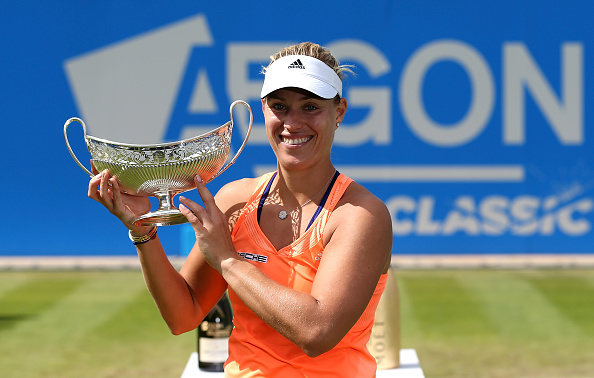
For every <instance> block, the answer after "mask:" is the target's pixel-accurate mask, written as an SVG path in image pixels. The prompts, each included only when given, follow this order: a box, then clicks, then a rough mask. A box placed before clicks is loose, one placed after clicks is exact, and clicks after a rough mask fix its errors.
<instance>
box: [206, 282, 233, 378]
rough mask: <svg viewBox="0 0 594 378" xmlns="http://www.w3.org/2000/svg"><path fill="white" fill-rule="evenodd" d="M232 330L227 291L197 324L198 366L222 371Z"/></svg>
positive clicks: (227, 354)
mask: <svg viewBox="0 0 594 378" xmlns="http://www.w3.org/2000/svg"><path fill="white" fill-rule="evenodd" d="M232 330H233V311H232V308H231V302H230V301H229V296H228V295H227V292H225V294H223V296H222V297H221V299H220V300H219V302H218V303H217V304H216V305H215V306H214V308H213V309H212V310H210V312H209V313H208V315H206V317H205V318H204V320H203V321H202V322H201V323H200V325H199V326H198V368H199V369H200V370H205V371H220V372H222V371H223V366H224V364H225V361H226V360H227V357H228V356H229V336H231V331H232Z"/></svg>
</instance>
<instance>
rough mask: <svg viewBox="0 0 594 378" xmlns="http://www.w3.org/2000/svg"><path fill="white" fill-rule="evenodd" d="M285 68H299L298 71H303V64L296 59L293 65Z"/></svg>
mask: <svg viewBox="0 0 594 378" xmlns="http://www.w3.org/2000/svg"><path fill="white" fill-rule="evenodd" d="M287 68H300V69H302V70H304V69H305V66H304V65H303V63H301V59H297V60H296V61H294V62H293V63H291V64H289V66H288V67H287Z"/></svg>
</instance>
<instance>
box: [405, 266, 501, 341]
mask: <svg viewBox="0 0 594 378" xmlns="http://www.w3.org/2000/svg"><path fill="white" fill-rule="evenodd" d="M415 273H416V274H415V275H408V274H404V275H401V276H400V281H401V282H402V286H403V288H404V289H405V290H406V292H407V295H408V299H407V301H408V303H407V305H408V306H410V310H407V311H410V315H407V318H408V316H411V317H413V318H415V319H416V322H417V324H418V325H417V327H418V329H420V336H423V337H452V338H458V337H461V336H464V337H469V336H473V335H477V336H480V337H484V336H485V335H490V334H492V333H494V332H495V330H494V329H493V328H492V326H491V323H490V322H489V320H488V319H487V318H486V317H485V314H484V313H483V312H482V308H481V306H480V305H479V306H477V303H476V298H475V297H474V296H473V295H471V293H469V292H468V290H467V289H466V288H465V287H464V286H462V285H461V284H460V283H459V282H458V279H457V277H456V276H457V272H456V271H444V272H440V273H438V274H436V273H432V272H430V271H427V272H422V271H421V272H415Z"/></svg>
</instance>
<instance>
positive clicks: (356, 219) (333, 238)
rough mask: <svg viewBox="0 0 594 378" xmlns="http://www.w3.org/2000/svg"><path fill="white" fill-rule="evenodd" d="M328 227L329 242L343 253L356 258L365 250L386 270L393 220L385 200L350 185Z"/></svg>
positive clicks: (390, 249)
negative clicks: (349, 252) (374, 256)
mask: <svg viewBox="0 0 594 378" xmlns="http://www.w3.org/2000/svg"><path fill="white" fill-rule="evenodd" d="M327 226H328V227H329V228H328V227H327V230H328V231H329V232H328V233H326V232H325V235H324V237H325V239H326V241H328V242H329V243H332V244H333V245H337V244H338V245H340V246H341V249H342V250H343V251H344V250H347V249H348V250H352V251H353V254H354V255H358V254H359V255H360V254H361V253H363V249H364V250H365V253H366V254H367V255H368V256H369V255H370V254H371V255H376V260H375V261H377V262H379V263H380V265H381V266H383V267H384V270H385V269H387V266H388V265H389V260H390V256H391V254H392V240H393V234H392V218H391V216H390V212H389V211H388V208H387V206H386V205H385V204H384V203H383V202H382V200H380V199H379V198H378V197H376V196H375V195H374V194H373V193H371V192H370V191H369V190H367V189H366V188H365V187H363V186H362V185H361V184H358V183H356V182H353V183H351V185H349V187H348V188H347V190H346V192H345V193H344V194H343V196H342V198H341V199H340V201H339V202H338V204H337V206H336V208H335V209H334V212H333V214H332V216H331V217H330V219H329V222H328V225H327ZM347 245H350V247H348V248H346V246H347Z"/></svg>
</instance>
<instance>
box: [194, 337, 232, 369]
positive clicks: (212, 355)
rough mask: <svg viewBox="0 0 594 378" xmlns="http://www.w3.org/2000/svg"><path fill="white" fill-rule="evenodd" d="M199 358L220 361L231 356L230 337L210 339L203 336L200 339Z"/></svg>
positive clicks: (213, 361)
mask: <svg viewBox="0 0 594 378" xmlns="http://www.w3.org/2000/svg"><path fill="white" fill-rule="evenodd" d="M199 343H200V344H199V351H200V354H199V355H198V358H199V359H200V361H202V362H210V363H220V362H225V361H226V360H227V357H229V339H228V338H217V339H209V338H206V337H201V338H200V340H199Z"/></svg>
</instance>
